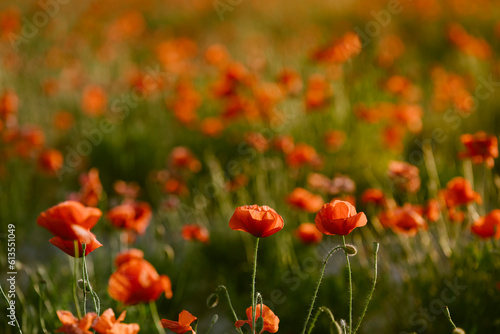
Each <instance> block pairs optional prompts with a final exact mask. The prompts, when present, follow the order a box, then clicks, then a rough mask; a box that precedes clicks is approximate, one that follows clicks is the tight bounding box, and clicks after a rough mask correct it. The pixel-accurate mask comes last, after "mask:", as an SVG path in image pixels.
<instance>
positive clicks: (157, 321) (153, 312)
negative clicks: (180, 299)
mask: <svg viewBox="0 0 500 334" xmlns="http://www.w3.org/2000/svg"><path fill="white" fill-rule="evenodd" d="M149 310H150V311H151V315H152V317H153V321H154V323H155V326H156V329H157V330H158V333H160V334H165V330H164V329H163V327H162V326H161V320H160V316H159V315H158V309H157V308H156V302H155V301H154V300H153V301H150V302H149Z"/></svg>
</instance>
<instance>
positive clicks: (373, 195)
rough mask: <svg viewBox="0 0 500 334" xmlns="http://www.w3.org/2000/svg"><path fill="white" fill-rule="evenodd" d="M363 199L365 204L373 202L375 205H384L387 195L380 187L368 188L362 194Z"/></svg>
mask: <svg viewBox="0 0 500 334" xmlns="http://www.w3.org/2000/svg"><path fill="white" fill-rule="evenodd" d="M361 201H362V202H363V203H364V204H367V203H373V204H374V205H380V206H384V204H385V196H384V193H383V192H382V190H380V189H366V190H365V192H364V193H363V195H361Z"/></svg>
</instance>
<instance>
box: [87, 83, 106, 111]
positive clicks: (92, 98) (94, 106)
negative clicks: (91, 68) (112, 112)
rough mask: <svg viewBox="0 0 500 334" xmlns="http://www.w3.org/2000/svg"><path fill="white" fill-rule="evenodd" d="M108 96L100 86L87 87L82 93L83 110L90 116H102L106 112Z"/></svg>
mask: <svg viewBox="0 0 500 334" xmlns="http://www.w3.org/2000/svg"><path fill="white" fill-rule="evenodd" d="M107 103H108V98H107V96H106V92H105V91H104V89H103V88H102V87H100V86H96V85H89V86H87V87H85V90H84V91H83V95H82V110H83V112H84V113H85V114H87V115H89V116H100V115H102V114H104V112H106V105H107Z"/></svg>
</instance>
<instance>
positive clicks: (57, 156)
mask: <svg viewBox="0 0 500 334" xmlns="http://www.w3.org/2000/svg"><path fill="white" fill-rule="evenodd" d="M63 163H64V157H63V155H62V153H61V152H60V151H58V150H54V149H48V150H45V151H43V152H42V153H40V155H39V156H38V166H39V167H40V169H41V170H43V171H44V172H47V173H48V174H51V175H54V174H55V173H56V172H57V171H58V170H60V169H61V167H62V166H63Z"/></svg>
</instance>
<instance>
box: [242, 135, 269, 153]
mask: <svg viewBox="0 0 500 334" xmlns="http://www.w3.org/2000/svg"><path fill="white" fill-rule="evenodd" d="M245 142H247V143H248V145H250V146H251V147H253V148H254V149H256V150H257V152H259V153H263V152H265V151H267V150H268V149H269V141H268V140H267V139H266V137H264V136H263V135H262V134H261V133H259V132H249V133H246V134H245Z"/></svg>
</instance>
